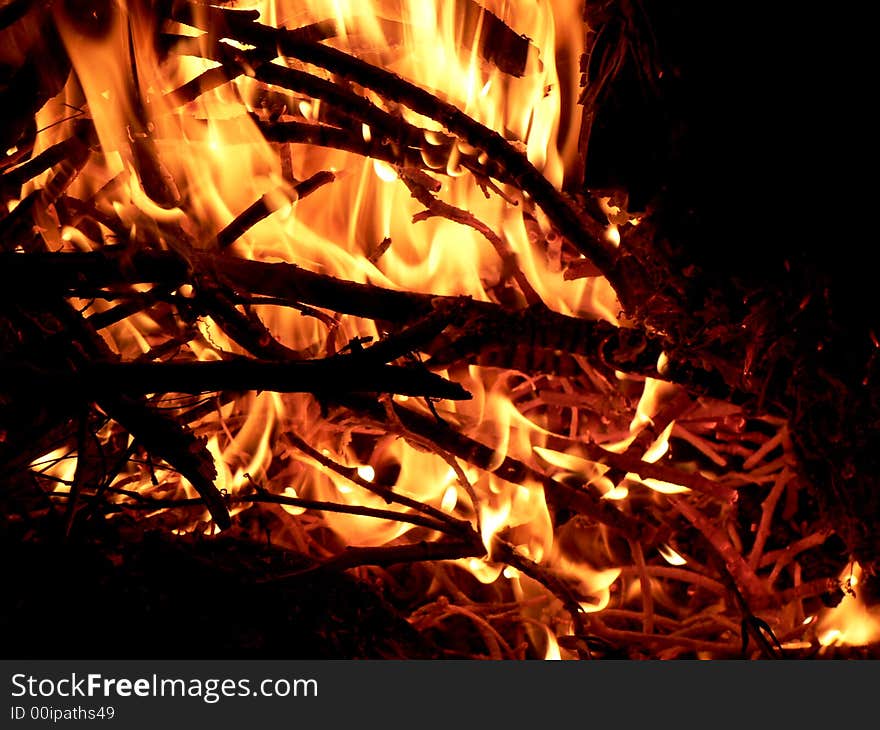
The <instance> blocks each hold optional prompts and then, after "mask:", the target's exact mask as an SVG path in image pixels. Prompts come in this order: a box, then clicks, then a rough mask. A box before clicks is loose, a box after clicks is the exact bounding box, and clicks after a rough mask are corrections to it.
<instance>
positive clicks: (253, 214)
mask: <svg viewBox="0 0 880 730" xmlns="http://www.w3.org/2000/svg"><path fill="white" fill-rule="evenodd" d="M335 179H336V175H334V174H333V173H332V172H329V171H327V170H323V171H321V172H316V173H315V174H314V175H312V176H311V177H310V178H308V179H306V180H303V181H302V182H299V183H297V184H296V185H294V186H293V187H292V188H291V189H290V190H287V189H286V188H281V189H279V190H276V191H273V192H271V193H266V194H265V195H263V196H262V197H261V198H260V199H259V200H257V201H256V202H255V203H252V204H251V205H250V206H248V207H247V208H245V210H243V211H242V212H241V213H239V214H238V215H237V216H236V217H235V219H234V220H233V221H232V222H231V223H229V225H227V226H226V227H225V228H224V229H223V230H222V231H220V233H218V234H217V248H218V249H220V250H221V251H222V250H224V249H226V248H228V247H229V246H231V245H232V244H233V243H235V242H236V241H237V240H238V239H239V238H241V237H242V236H243V235H245V234H246V233H247V232H248V231H249V230H250V229H251V228H253V227H254V226H255V225H256V224H257V223H259V222H260V221H261V220H263V219H264V218H267V217H268V216H270V215H271V214H272V213H274V212H275V211H277V210H280V209H281V208H282V207H284V205H285V204H286V205H293V204H294V203H296V201H297V200H300V199H301V198H305V197H306V196H307V195H310V194H311V193H313V192H315V190H317V189H318V188H320V187H322V186H324V185H326V184H327V183H331V182H333V181H334V180H335ZM279 199H280V200H279ZM280 201H285V202H280Z"/></svg>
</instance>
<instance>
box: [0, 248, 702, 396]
mask: <svg viewBox="0 0 880 730" xmlns="http://www.w3.org/2000/svg"><path fill="white" fill-rule="evenodd" d="M191 265H192V266H195V267H196V268H197V269H198V270H200V271H201V272H203V273H206V274H207V273H213V275H214V276H216V277H217V278H218V281H220V282H221V283H225V284H228V285H229V286H230V287H231V288H232V289H233V290H234V291H238V290H240V291H246V292H248V293H249V294H251V295H260V296H267V297H273V298H274V299H275V301H276V302H279V301H287V302H289V303H290V304H291V305H293V304H295V303H303V304H308V305H310V306H315V307H321V308H326V309H331V310H335V311H337V312H341V313H345V314H352V315H356V316H359V317H367V318H369V319H375V320H381V321H385V322H397V323H406V322H410V321H413V320H415V319H418V318H421V317H424V316H426V315H428V314H431V313H432V312H433V311H434V310H435V308H436V307H439V306H443V307H448V311H450V312H452V313H453V314H452V315H451V318H452V321H459V322H461V321H464V322H467V321H469V320H473V321H472V323H471V324H470V325H469V326H468V327H467V328H466V329H465V330H464V331H463V332H462V334H461V336H460V337H459V338H458V339H457V344H456V347H455V349H453V350H451V351H448V352H447V353H445V354H443V353H440V354H438V355H437V359H436V361H435V363H434V364H435V365H436V367H445V366H448V365H449V364H450V363H451V362H454V361H455V360H458V359H461V358H466V357H468V356H471V355H473V354H474V353H475V352H478V351H479V350H480V348H481V347H490V346H491V345H493V344H494V343H497V342H501V341H506V342H508V343H510V342H521V343H524V344H526V345H528V346H529V347H532V348H536V349H539V350H562V351H567V352H571V353H576V354H583V355H586V356H595V355H596V353H600V357H601V359H602V360H604V361H605V362H606V363H607V364H608V365H610V366H613V367H614V368H616V369H619V370H622V371H624V372H635V373H639V374H648V375H651V376H652V377H658V378H660V379H665V377H667V376H665V375H664V376H661V375H660V374H659V373H657V371H656V363H657V359H658V358H659V356H660V353H661V352H662V349H661V347H662V342H661V341H660V340H659V339H655V338H654V337H651V336H649V335H646V334H645V333H644V332H642V331H640V330H638V329H630V328H624V327H619V328H618V327H615V326H613V325H611V324H609V323H607V322H604V321H601V320H588V319H579V318H576V317H568V316H566V315H561V314H558V313H556V312H552V311H548V310H544V309H538V310H534V309H524V310H514V311H510V310H505V309H503V308H501V307H500V306H498V305H496V304H492V303H490V302H481V301H476V300H473V299H471V298H469V297H448V296H447V297H437V296H432V295H429V294H419V293H415V292H404V291H397V290H391V289H384V288H382V287H378V286H374V285H370V284H359V283H356V282H349V281H343V280H340V279H336V278H334V277H331V276H328V275H325V274H316V273H313V272H310V271H308V270H306V269H303V268H301V267H299V266H296V265H294V264H285V263H266V262H260V261H251V260H246V259H239V258H233V257H225V256H216V255H208V254H200V253H196V252H194V253H193V254H192V262H191V264H188V263H187V262H186V261H185V260H183V259H182V258H180V257H179V256H178V255H177V254H174V253H172V252H165V251H153V252H151V251H137V252H134V253H131V252H129V251H128V250H126V249H124V248H121V249H119V250H118V251H112V250H110V249H109V248H105V249H104V250H102V251H98V252H83V253H57V254H34V255H29V256H21V255H16V254H3V253H0V283H2V285H3V291H5V292H6V296H9V297H15V298H18V299H24V300H27V299H28V298H31V297H34V296H40V295H41V292H42V293H45V292H46V291H47V290H54V291H61V292H67V293H68V294H70V295H74V294H79V295H87V296H92V295H94V293H95V291H96V289H100V288H102V287H106V286H111V285H113V284H122V283H125V284H133V283H168V284H178V285H179V284H183V283H186V282H187V281H189V279H190V266H191ZM2 295H3V293H2V292H0V296H2ZM673 374H675V375H676V377H677V378H679V379H681V380H682V381H683V382H686V383H692V382H693V381H694V380H696V381H697V382H698V383H699V382H700V381H701V380H703V379H705V378H702V377H701V376H700V374H699V371H692V370H691V369H689V368H687V367H682V368H681V369H680V370H679V371H677V372H676V371H673ZM709 376H711V374H709Z"/></svg>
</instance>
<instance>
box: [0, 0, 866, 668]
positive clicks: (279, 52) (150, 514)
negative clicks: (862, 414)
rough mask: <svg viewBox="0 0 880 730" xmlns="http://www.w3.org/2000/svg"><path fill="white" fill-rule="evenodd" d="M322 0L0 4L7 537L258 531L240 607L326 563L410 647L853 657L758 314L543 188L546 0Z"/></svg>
mask: <svg viewBox="0 0 880 730" xmlns="http://www.w3.org/2000/svg"><path fill="white" fill-rule="evenodd" d="M324 5H325V4H324V3H321V2H309V3H290V4H289V5H287V4H278V6H277V7H276V6H275V5H274V4H272V3H268V4H266V6H265V7H261V8H260V9H259V10H252V9H238V8H234V7H233V8H229V7H217V6H212V5H208V4H201V3H198V2H173V3H171V2H162V3H150V2H146V0H142V1H140V2H132V3H128V4H127V6H125V7H123V6H122V5H117V4H115V3H108V4H106V5H102V6H101V8H100V9H99V11H95V12H91V11H89V9H88V7H85V6H82V5H81V4H79V3H72V2H67V3H57V4H55V5H53V6H52V7H51V8H50V9H48V10H46V9H43V8H36V9H35V8H30V7H28V4H27V3H14V4H12V5H9V6H8V8H7V9H6V10H4V11H3V14H2V15H0V19H2V23H3V24H4V25H5V29H4V31H3V32H4V33H5V34H7V35H8V37H9V38H15V39H16V44H17V46H16V47H17V48H19V51H20V53H19V56H20V58H18V59H17V62H18V64H19V65H20V70H19V71H18V72H17V73H16V74H15V75H14V76H13V77H12V79H11V81H10V82H9V84H7V87H6V88H5V89H4V97H3V98H4V100H6V103H7V106H8V108H10V109H14V110H15V114H14V115H13V117H12V119H13V122H12V123H10V124H7V125H5V126H4V127H3V128H2V132H3V142H4V144H6V145H7V148H8V151H7V155H6V160H5V161H3V163H2V171H3V172H2V177H0V194H2V196H3V203H4V216H3V218H2V220H0V283H2V291H0V309H2V311H3V315H4V316H3V319H2V323H0V347H2V353H3V359H2V361H0V376H2V382H3V386H2V388H0V435H2V438H0V464H2V465H3V470H4V474H5V483H4V490H5V494H4V501H3V504H4V516H5V518H6V520H7V521H8V522H9V523H10V525H16V526H18V527H17V528H16V529H21V530H22V531H23V532H24V533H27V532H28V531H30V530H31V529H32V526H39V527H38V530H37V532H38V533H39V531H40V530H43V529H48V528H44V527H42V525H43V524H44V523H43V522H42V521H43V520H45V518H46V515H50V516H51V515H56V514H60V515H63V525H64V527H63V531H64V533H65V535H67V538H68V539H69V540H76V539H83V537H84V536H88V535H91V534H93V533H94V532H95V530H96V525H98V524H102V525H104V526H108V525H109V526H111V527H112V525H114V524H118V523H119V522H120V517H121V515H127V516H128V518H129V519H130V520H132V521H133V522H134V524H135V525H137V528H138V529H139V530H141V531H148V530H152V529H155V528H156V527H161V528H163V529H165V530H167V531H169V532H170V531H173V532H175V533H177V534H183V533H190V534H194V533H197V534H203V535H205V536H206V539H207V538H208V537H211V536H214V535H215V533H216V532H218V530H226V531H227V533H226V535H225V536H224V537H223V538H222V539H228V536H229V535H230V534H233V535H235V537H236V539H238V540H240V541H242V543H249V544H256V543H259V542H260V541H262V540H264V539H265V534H270V541H271V542H272V544H273V546H274V547H275V548H276V549H277V550H278V551H282V552H283V553H284V554H291V553H297V554H298V555H299V556H300V558H301V560H302V562H301V563H299V564H297V565H296V567H295V568H293V569H291V568H290V566H289V565H286V566H283V567H279V566H277V565H276V563H274V562H270V564H268V565H267V567H266V570H265V573H264V574H263V575H260V576H259V580H260V582H261V583H265V584H269V585H284V584H286V583H289V582H290V581H296V580H300V579H302V576H304V575H309V574H313V573H315V572H322V571H324V572H331V571H342V570H352V569H356V575H357V576H358V577H359V578H360V579H361V580H362V581H363V584H364V585H365V586H368V587H370V588H371V589H373V590H375V591H377V592H378V591H380V590H387V591H388V597H389V599H390V601H391V603H392V604H395V605H396V607H397V609H396V610H398V611H400V612H403V613H405V614H406V615H407V617H408V620H409V622H410V624H411V625H412V626H413V627H415V629H416V630H418V632H420V633H421V634H422V635H423V636H431V637H432V639H434V640H436V641H437V644H438V646H439V648H438V649H437V650H436V654H437V655H438V656H449V655H467V656H489V657H493V658H508V657H509V658H516V657H526V656H545V657H554V656H563V655H564V656H567V657H578V656H580V657H591V656H592V657H603V656H617V655H626V656H657V657H677V656H694V655H696V656H708V657H732V656H738V655H740V654H742V653H743V652H745V653H746V654H747V655H749V656H781V655H807V654H812V653H815V652H816V651H817V650H819V649H820V648H824V647H826V646H829V645H830V644H832V643H834V642H836V641H837V642H843V641H849V643H860V644H867V643H870V642H873V641H875V640H876V638H877V635H876V632H877V630H880V625H878V624H877V618H876V616H875V615H874V614H873V613H871V612H869V611H868V609H867V608H864V606H863V609H864V611H863V615H862V616H861V618H860V619H858V620H859V621H861V622H862V624H861V626H862V628H861V629H856V628H855V627H854V626H852V625H843V624H838V623H836V622H837V621H838V618H836V617H838V615H839V613H836V612H835V611H838V612H839V611H841V610H842V609H835V610H828V609H827V607H828V606H832V605H835V604H837V603H838V602H840V600H841V598H843V596H844V593H843V590H845V589H846V588H847V587H848V586H851V584H852V582H853V580H855V579H848V578H843V579H841V578H840V576H841V575H844V576H846V575H848V573H847V570H849V571H850V572H851V573H852V575H853V576H855V575H856V574H857V573H856V572H855V571H856V570H857V569H856V568H855V567H852V566H853V561H854V560H855V559H858V560H860V561H861V562H863V563H865V567H866V568H872V567H873V565H871V560H872V557H871V553H870V549H869V548H867V547H866V544H865V542H864V541H860V540H859V539H858V537H857V536H856V537H854V535H855V533H854V532H853V531H852V530H848V529H847V524H846V522H845V521H841V520H839V519H838V520H837V521H835V520H834V519H831V520H829V519H828V516H829V514H831V512H828V511H827V510H825V509H823V508H819V507H817V505H816V503H815V501H814V499H813V498H814V495H815V493H816V487H815V485H813V484H811V483H810V480H809V478H808V476H809V475H808V473H807V472H806V471H805V470H804V469H803V468H802V460H801V458H800V454H798V453H797V450H796V447H795V443H796V442H795V441H794V440H793V437H792V436H793V434H794V436H795V437H797V435H798V432H797V428H798V422H797V419H796V418H793V417H794V416H795V415H796V414H797V409H796V408H793V407H790V406H787V405H786V403H785V402H784V401H783V400H782V399H781V398H780V397H779V393H778V392H777V391H776V390H772V388H774V387H776V386H774V385H772V383H771V378H772V376H773V374H774V368H775V367H777V366H778V365H779V364H780V363H786V364H790V361H789V360H785V359H784V357H786V356H787V354H786V353H783V350H784V348H783V346H782V345H781V344H780V343H777V342H770V339H771V338H770V336H769V335H768V334H766V333H767V332H770V329H768V327H769V325H768V323H767V319H766V318H769V317H770V316H771V312H770V311H769V310H767V311H762V310H760V309H758V308H756V309H754V310H752V311H751V312H750V314H749V317H747V318H746V320H745V322H741V321H739V320H738V319H737V318H736V317H735V316H734V315H732V314H730V312H729V311H728V310H726V309H725V305H724V303H723V302H722V301H721V300H720V299H719V298H718V296H717V295H716V293H714V292H712V293H709V294H707V295H706V297H705V299H704V302H703V304H704V308H701V309H699V310H692V308H691V307H690V304H689V301H690V300H689V298H690V297H691V296H692V294H693V290H694V287H695V286H696V285H695V284H694V283H693V281H692V280H691V278H689V277H691V276H692V274H693V272H692V271H685V273H682V271H681V270H679V268H678V267H677V266H678V260H677V258H676V255H675V254H674V253H673V252H671V250H670V248H669V246H668V245H667V243H668V242H665V241H664V240H663V238H662V232H661V231H659V230H658V229H657V228H656V227H655V225H654V222H653V221H652V218H651V215H650V211H648V212H647V213H644V214H642V215H640V216H636V215H634V214H630V213H629V212H627V211H625V210H623V209H622V208H621V207H620V206H612V205H611V202H610V198H608V197H607V196H606V197H604V198H602V199H600V198H599V197H598V196H597V197H592V196H591V194H590V193H589V192H588V191H587V190H585V189H579V188H582V180H578V179H573V178H572V176H573V175H575V178H576V171H577V170H579V169H580V168H581V166H582V164H583V159H581V158H580V157H579V156H578V146H579V139H581V138H582V136H583V135H582V133H581V128H582V122H583V124H585V125H588V124H589V119H590V118H591V115H587V116H586V117H585V118H584V120H581V114H580V112H581V109H580V107H579V106H578V105H577V103H576V102H577V99H578V96H579V95H580V93H581V90H580V89H579V88H577V85H576V84H573V83H572V82H571V78H569V77H570V69H571V68H575V67H576V64H577V63H578V61H579V58H580V56H581V54H582V53H583V52H584V50H585V49H584V47H583V44H584V39H585V37H586V26H584V25H583V22H582V19H581V14H580V10H579V8H578V3H576V2H565V1H564V0H558V1H556V2H554V3H552V4H551V5H552V7H544V6H543V5H541V6H535V7H532V6H529V8H528V9H521V8H514V7H511V6H510V4H507V3H487V4H486V7H485V8H484V7H482V6H480V5H478V4H476V3H474V2H471V1H470V0H462V1H461V2H456V3H438V4H437V7H436V8H434V7H433V6H431V7H429V6H426V5H425V4H424V3H421V2H417V3H412V4H410V3H402V4H401V5H400V7H397V6H395V9H394V12H392V10H391V9H390V8H385V7H384V4H383V3H377V4H376V7H375V8H374V9H373V11H372V12H374V13H375V14H374V15H370V14H367V13H365V11H364V8H363V7H361V5H360V4H352V7H351V8H349V9H344V8H342V5H341V4H340V3H336V2H334V3H326V7H324ZM13 6H14V7H13ZM426 8H428V9H427V10H426ZM45 28H48V29H50V32H49V34H48V35H40V34H39V33H37V30H39V29H45ZM520 29H523V30H527V31H528V33H529V36H530V37H529V38H525V37H524V36H521V35H520V34H519V31H520ZM47 39H48V40H47ZM47 44H48V49H47V48H46V46H47ZM41 49H42V50H43V51H45V52H46V53H48V54H50V56H51V59H52V62H51V64H48V65H46V66H45V68H47V69H49V71H47V72H46V73H45V74H43V76H45V78H44V77H43V76H40V75H39V74H37V76H39V79H38V81H37V83H36V89H35V90H30V92H29V93H24V91H22V90H21V88H20V87H21V81H20V80H21V78H23V76H22V74H25V76H27V75H28V74H30V76H33V75H34V73H35V71H34V68H31V67H32V66H34V65H35V63H36V61H35V60H34V54H38V53H39V52H40V51H41ZM53 69H54V70H53ZM69 69H72V70H71V71H70V73H69V75H68V70H69ZM563 72H565V73H563ZM566 73H567V74H568V76H566V75H565V74H566ZM593 96H595V95H593ZM593 96H590V94H585V95H584V98H587V99H590V98H593ZM7 97H8V98H7ZM50 97H51V98H50ZM591 113H592V112H591ZM562 190H568V191H572V194H569V193H565V192H562ZM621 205H623V203H622V202H621ZM783 344H784V343H783ZM780 353H783V354H780ZM801 440H802V439H801ZM820 490H821V488H820ZM832 512H833V511H832ZM114 520H115V522H114ZM126 524H130V523H129V522H127V523H126ZM255 525H259V526H260V527H259V528H257V527H254V526H255ZM264 533H265V534H264ZM212 539H215V540H216V539H221V538H217V537H213V538H212ZM848 565H850V567H849V568H847V566H848ZM847 581H849V582H847ZM407 582H411V583H412V584H413V585H416V586H423V588H424V590H423V591H422V592H421V593H420V594H419V596H418V597H417V599H415V600H414V601H413V600H411V599H409V598H407V599H404V596H406V595H407V593H408V590H409V589H407V588H406V587H405V586H406V584H407ZM389 586H390V588H388V587H389ZM846 600H850V599H846ZM841 606H843V604H841ZM846 615H847V616H851V615H853V612H852V611H850V612H849V613H848V614H846ZM846 620H847V621H849V620H850V619H849V618H847V619H846ZM852 620H853V621H855V620H856V619H852ZM447 623H448V624H450V625H454V626H457V627H459V628H460V627H461V626H463V625H464V626H467V627H468V629H467V631H466V632H465V635H466V636H467V637H468V638H467V641H466V642H465V643H466V646H461V645H459V643H458V641H453V640H452V638H451V637H450V636H444V633H443V627H444V626H445V625H446V624H447ZM865 626H868V627H869V628H868V629H865V628H864V627H865ZM834 631H837V632H838V633H836V634H835V633H833V632H834ZM859 631H861V633H859ZM855 636H858V637H859V638H858V640H857V641H855V640H853V637H855ZM447 642H448V643H447Z"/></svg>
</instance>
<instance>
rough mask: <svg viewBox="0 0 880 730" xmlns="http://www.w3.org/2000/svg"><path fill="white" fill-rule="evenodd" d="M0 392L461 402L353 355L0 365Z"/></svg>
mask: <svg viewBox="0 0 880 730" xmlns="http://www.w3.org/2000/svg"><path fill="white" fill-rule="evenodd" d="M0 375H2V379H3V386H2V387H3V390H4V392H15V391H19V390H20V389H26V390H28V391H30V392H34V393H37V394H39V395H40V397H42V398H49V397H52V396H53V395H54V394H56V393H58V392H65V391H67V392H85V393H89V394H92V395H95V396H100V395H101V394H104V393H115V392H127V393H169V392H174V393H210V392H214V391H219V390H271V391H275V392H278V393H316V394H319V395H324V396H327V395H331V394H336V393H344V392H349V393H364V392H371V393H372V392H377V393H398V394H401V395H412V396H422V397H431V398H448V399H451V400H461V399H467V398H470V394H469V393H468V392H467V391H466V390H464V388H462V387H461V386H460V385H458V384H457V383H453V382H450V381H448V380H444V379H443V378H440V377H439V376H437V375H434V374H432V373H428V372H425V371H423V370H418V369H415V368H408V367H400V366H394V365H384V366H376V365H373V364H371V363H362V362H361V361H360V360H359V359H358V357H357V355H339V356H335V357H332V358H326V359H324V360H306V361H296V362H286V363H276V362H261V361H255V360H251V359H244V358H242V359H236V360H226V361H205V362H161V363H155V362H91V363H87V364H83V365H82V366H80V367H79V368H78V369H76V370H69V369H67V370H65V369H62V368H50V367H37V366H33V365H29V364H21V363H14V362H11V361H9V360H6V361H4V362H3V363H0Z"/></svg>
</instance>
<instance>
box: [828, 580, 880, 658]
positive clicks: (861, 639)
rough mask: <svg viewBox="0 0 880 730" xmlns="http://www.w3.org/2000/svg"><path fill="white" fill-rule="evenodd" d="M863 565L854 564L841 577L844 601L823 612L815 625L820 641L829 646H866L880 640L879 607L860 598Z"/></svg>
mask: <svg viewBox="0 0 880 730" xmlns="http://www.w3.org/2000/svg"><path fill="white" fill-rule="evenodd" d="M861 579H862V568H861V566H860V565H859V564H858V563H854V564H853V565H852V566H850V567H849V568H848V569H847V570H845V571H844V572H843V573H842V574H841V576H840V581H841V583H842V584H843V585H844V586H845V595H844V597H843V600H841V602H840V603H839V604H838V605H837V606H836V607H835V608H832V609H828V610H827V611H825V612H824V615H823V616H822V617H821V618H820V619H819V622H818V625H817V627H816V632H817V634H818V639H819V643H820V644H821V645H822V646H823V647H827V646H867V645H869V644H872V643H874V642H876V641H878V640H880V610H878V608H877V607H876V606H874V607H870V606H868V604H867V603H866V602H865V601H864V599H863V598H862V597H861V590H862V589H861V587H860V585H859V584H860V582H861Z"/></svg>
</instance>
